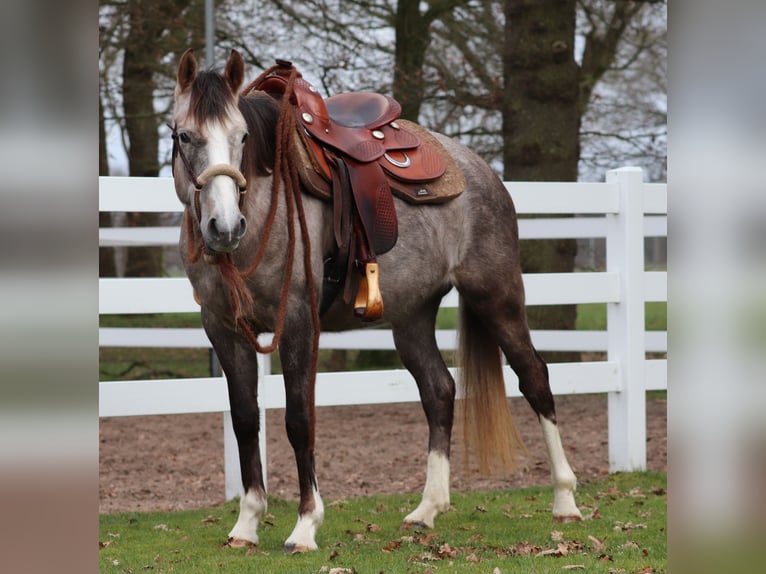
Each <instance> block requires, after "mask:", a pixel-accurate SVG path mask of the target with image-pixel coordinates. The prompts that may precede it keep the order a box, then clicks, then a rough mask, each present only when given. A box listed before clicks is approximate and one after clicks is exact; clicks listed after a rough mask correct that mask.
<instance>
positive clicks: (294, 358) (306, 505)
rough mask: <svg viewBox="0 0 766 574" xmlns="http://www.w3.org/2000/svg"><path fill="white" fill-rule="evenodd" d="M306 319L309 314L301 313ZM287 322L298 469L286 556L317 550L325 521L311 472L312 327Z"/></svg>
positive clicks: (288, 393) (282, 350) (284, 341)
mask: <svg viewBox="0 0 766 574" xmlns="http://www.w3.org/2000/svg"><path fill="white" fill-rule="evenodd" d="M304 314H305V315H308V313H307V312H306V313H304ZM290 323H292V325H291V324H289V323H288V322H286V325H285V331H284V334H283V335H282V338H281V340H280V343H279V356H280V359H281V361H282V370H283V373H284V379H285V399H286V405H285V406H286V410H285V426H286V428H287V438H288V439H289V441H290V444H291V445H292V447H293V450H294V451H295V462H296V464H297V466H298V485H299V488H300V503H299V506H298V522H297V523H296V525H295V528H294V529H293V532H292V534H290V536H289V537H288V538H287V540H286V541H285V552H290V553H295V552H308V551H310V550H316V549H317V543H316V532H317V529H318V528H319V526H320V525H321V524H322V521H323V520H324V505H323V503H322V498H321V497H320V496H319V488H318V486H317V479H316V472H315V469H314V423H315V420H314V390H313V388H314V381H312V380H311V376H312V373H311V365H312V353H313V349H312V327H311V322H310V321H309V320H296V319H294V320H293V321H290Z"/></svg>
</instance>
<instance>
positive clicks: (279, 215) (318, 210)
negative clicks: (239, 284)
mask: <svg viewBox="0 0 766 574" xmlns="http://www.w3.org/2000/svg"><path fill="white" fill-rule="evenodd" d="M272 185H273V176H269V177H260V178H254V179H253V180H252V181H251V183H250V185H249V186H248V190H247V197H246V199H245V202H246V209H245V216H246V217H247V222H248V231H247V235H248V236H249V237H250V240H249V241H248V243H251V242H255V243H259V242H260V241H261V239H260V238H261V237H263V236H264V233H265V231H266V228H267V226H268V224H269V222H268V218H269V213H270V211H271V209H272V197H273V190H272ZM276 201H278V206H277V211H276V215H275V217H274V221H273V223H272V225H271V230H270V233H269V238H268V246H267V252H268V253H270V254H275V255H276V256H277V257H284V255H285V254H286V252H287V247H288V243H289V232H288V228H287V218H288V210H287V204H286V198H285V188H284V184H283V183H282V184H281V185H280V188H279V192H278V195H277V198H276ZM301 202H302V204H303V209H304V212H305V214H306V222H307V226H308V229H309V235H310V240H311V249H312V253H320V254H324V253H325V252H326V251H327V250H328V249H329V247H330V245H331V243H332V237H333V236H332V206H331V204H329V203H326V202H323V201H321V200H319V199H317V198H315V197H314V196H312V195H310V194H306V193H303V192H301ZM292 220H293V221H292V225H293V229H294V230H295V241H296V242H297V243H300V242H302V241H303V239H302V237H301V232H300V224H299V221H298V211H297V207H295V208H294V209H293V214H292ZM255 248H256V249H258V248H259V246H258V245H255Z"/></svg>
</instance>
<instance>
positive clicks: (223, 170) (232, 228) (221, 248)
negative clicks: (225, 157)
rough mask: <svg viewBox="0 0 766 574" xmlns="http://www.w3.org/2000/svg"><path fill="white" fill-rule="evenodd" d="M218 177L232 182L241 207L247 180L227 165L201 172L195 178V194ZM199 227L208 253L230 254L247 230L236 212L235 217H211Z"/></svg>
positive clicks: (201, 222) (211, 167)
mask: <svg viewBox="0 0 766 574" xmlns="http://www.w3.org/2000/svg"><path fill="white" fill-rule="evenodd" d="M218 175H225V176H228V177H230V178H232V179H233V180H234V183H235V184H236V186H237V188H238V189H239V193H240V205H241V203H242V197H243V196H244V194H245V192H246V191H247V180H246V179H245V176H244V175H242V172H240V171H239V170H238V169H236V168H234V167H232V166H230V165H227V164H217V165H212V166H210V167H208V168H207V169H206V170H205V171H203V172H202V173H201V174H200V175H199V177H198V178H197V182H196V184H197V185H196V193H197V194H199V193H200V191H201V190H202V188H203V187H204V186H205V185H206V184H207V183H208V182H209V181H210V180H211V179H212V178H213V177H215V176H218ZM200 227H201V231H202V237H203V239H204V242H205V247H206V248H207V250H208V251H212V252H218V253H231V252H232V251H234V250H236V249H237V247H239V241H240V239H242V236H243V235H244V234H245V231H246V230H247V220H246V219H245V217H244V216H243V215H242V214H241V213H239V212H238V211H237V214H236V216H235V217H231V216H229V217H216V216H212V217H210V218H208V219H207V221H200Z"/></svg>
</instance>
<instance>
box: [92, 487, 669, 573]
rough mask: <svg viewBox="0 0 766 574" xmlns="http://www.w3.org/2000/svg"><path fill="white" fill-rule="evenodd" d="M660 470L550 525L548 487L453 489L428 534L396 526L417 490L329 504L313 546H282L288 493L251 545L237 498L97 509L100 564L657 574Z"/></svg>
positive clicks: (589, 499)
mask: <svg viewBox="0 0 766 574" xmlns="http://www.w3.org/2000/svg"><path fill="white" fill-rule="evenodd" d="M666 488H667V478H666V476H665V475H664V474H659V473H630V474H617V475H612V476H609V477H607V478H605V479H602V480H597V481H585V482H584V483H582V484H581V485H580V487H579V489H578V493H577V500H578V505H579V507H580V509H581V511H582V512H583V514H584V515H586V516H588V515H589V516H590V518H588V519H586V520H584V521H583V522H580V523H572V524H557V523H555V522H553V520H552V517H551V508H550V507H551V497H552V494H551V489H550V488H549V487H546V488H525V489H519V490H513V491H507V492H473V493H453V496H452V509H451V510H450V511H449V512H447V513H446V514H444V515H442V516H440V517H438V518H437V521H436V527H435V529H434V530H432V531H424V532H412V531H402V530H400V523H401V519H402V517H403V516H404V515H405V514H406V513H407V512H409V511H410V510H411V509H412V508H414V506H415V505H416V504H417V503H418V501H419V495H415V494H408V495H396V496H374V497H367V498H360V499H349V500H340V501H325V502H326V507H327V508H326V516H325V523H324V525H323V526H322V528H321V529H320V530H319V534H318V536H317V543H318V544H319V547H320V548H319V550H318V551H317V552H314V553H310V554H306V555H294V556H291V555H286V554H284V553H283V551H282V545H283V543H284V540H285V539H286V538H287V537H288V535H289V533H290V531H291V530H292V527H293V526H294V524H295V511H296V506H297V505H296V502H295V501H284V500H279V499H274V498H272V499H270V500H269V514H268V516H267V518H266V521H265V522H264V523H263V524H262V526H261V528H260V529H259V535H260V544H259V546H258V547H257V548H255V549H251V550H249V551H248V550H246V549H231V548H223V547H222V543H223V542H224V541H225V539H226V536H227V533H228V530H229V529H230V528H231V526H232V525H233V524H234V521H235V519H236V515H237V508H238V506H237V503H236V502H229V503H226V504H225V505H221V506H216V507H212V508H202V509H199V510H193V511H184V512H173V513H163V512H155V513H133V512H132V513H124V514H113V515H102V516H101V523H100V534H99V548H100V550H99V563H100V572H102V573H110V572H114V573H115V574H117V573H138V572H145V571H150V572H153V573H157V574H159V573H169V572H174V573H179V574H183V573H198V572H199V573H207V572H278V573H319V572H330V571H331V569H333V568H345V569H346V570H345V571H344V570H341V571H339V572H356V573H360V574H361V573H366V572H372V573H379V572H385V573H400V572H401V573H426V572H431V573H440V572H482V573H491V572H493V570H494V568H499V571H500V572H502V573H511V572H514V573H515V572H536V573H543V572H562V571H563V572H566V571H568V570H582V569H584V570H585V571H587V572H603V573H608V572H626V573H630V572H655V573H656V572H665V571H666V570H667V560H666V553H667V547H666V530H665V528H666V521H667V504H666V502H667V496H666Z"/></svg>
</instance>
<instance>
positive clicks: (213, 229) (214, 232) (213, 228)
mask: <svg viewBox="0 0 766 574" xmlns="http://www.w3.org/2000/svg"><path fill="white" fill-rule="evenodd" d="M207 231H208V235H209V236H210V237H213V238H215V239H218V238H219V237H220V236H221V232H220V231H218V226H217V225H216V222H215V217H211V218H210V220H209V221H208V222H207Z"/></svg>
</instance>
